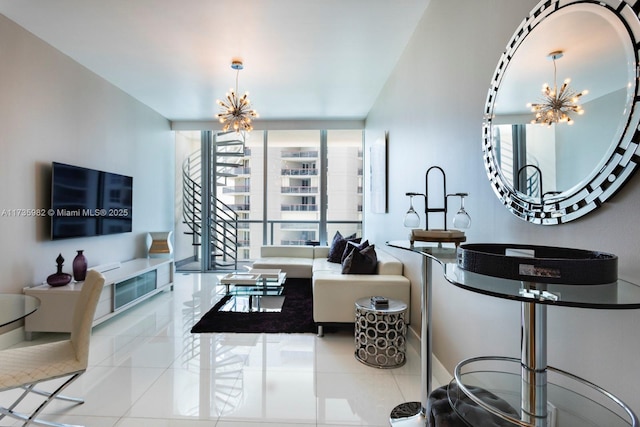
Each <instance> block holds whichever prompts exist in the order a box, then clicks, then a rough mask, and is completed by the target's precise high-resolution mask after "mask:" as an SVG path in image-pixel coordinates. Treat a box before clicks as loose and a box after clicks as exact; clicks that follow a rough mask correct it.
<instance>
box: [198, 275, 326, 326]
mask: <svg viewBox="0 0 640 427" xmlns="http://www.w3.org/2000/svg"><path fill="white" fill-rule="evenodd" d="M282 295H284V296H285V299H284V304H283V305H282V311H280V312H279V313H275V312H264V313H262V312H253V313H234V312H225V311H219V309H220V307H222V306H224V304H225V303H226V302H227V301H228V300H229V298H231V297H230V296H226V297H224V298H223V299H222V300H220V301H219V302H218V303H217V304H216V305H215V306H213V308H212V309H211V310H209V312H208V313H206V314H205V315H204V316H202V319H200V320H199V321H198V323H196V324H195V325H194V326H193V328H191V332H192V333H202V332H239V333H260V332H267V333H280V332H285V333H300V332H315V331H316V326H315V323H313V293H312V291H311V279H287V281H286V282H285V284H284V290H283V293H282Z"/></svg>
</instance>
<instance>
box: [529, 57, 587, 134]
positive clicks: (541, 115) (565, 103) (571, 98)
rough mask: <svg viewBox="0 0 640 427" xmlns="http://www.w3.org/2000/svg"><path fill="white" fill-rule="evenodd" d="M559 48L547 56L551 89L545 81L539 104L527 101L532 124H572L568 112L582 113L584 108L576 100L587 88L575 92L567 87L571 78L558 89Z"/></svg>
mask: <svg viewBox="0 0 640 427" xmlns="http://www.w3.org/2000/svg"><path fill="white" fill-rule="evenodd" d="M562 55H563V52H562V51H561V50H558V51H555V52H551V53H550V54H549V55H548V58H549V59H551V60H553V89H551V87H550V86H549V85H548V84H547V83H545V84H543V85H542V95H543V99H542V102H540V103H539V104H533V103H529V104H527V107H529V108H531V112H533V113H535V114H536V115H535V118H534V119H533V120H531V123H532V124H536V123H538V124H546V125H547V126H551V125H552V124H553V123H567V124H569V125H572V124H573V120H572V119H571V116H570V115H569V114H570V113H573V114H578V115H580V114H583V113H584V110H583V109H582V107H581V106H580V105H578V100H579V99H580V97H581V96H582V95H586V94H587V93H589V91H587V90H583V91H582V92H576V91H575V90H573V89H571V88H570V87H569V83H570V82H571V79H566V80H565V81H564V83H563V84H562V86H560V89H559V90H558V84H557V77H556V73H557V70H556V59H560V58H562Z"/></svg>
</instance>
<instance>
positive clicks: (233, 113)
mask: <svg viewBox="0 0 640 427" xmlns="http://www.w3.org/2000/svg"><path fill="white" fill-rule="evenodd" d="M231 68H232V69H234V70H236V89H235V90H233V89H230V90H229V91H230V92H229V93H227V94H226V95H225V96H226V99H224V100H219V99H218V100H217V101H216V102H217V103H218V105H219V106H220V112H219V113H218V114H217V116H216V117H218V120H219V121H220V123H223V124H224V126H223V127H222V131H223V132H226V131H228V130H229V129H232V128H233V130H234V131H236V132H240V131H247V132H250V131H251V130H253V125H252V124H251V121H252V120H253V119H255V118H257V117H258V112H257V111H256V110H254V109H252V108H251V101H249V98H247V97H248V96H249V92H245V93H244V95H242V96H239V95H238V75H239V74H240V70H242V69H243V68H244V65H243V64H242V60H240V59H233V60H232V61H231Z"/></svg>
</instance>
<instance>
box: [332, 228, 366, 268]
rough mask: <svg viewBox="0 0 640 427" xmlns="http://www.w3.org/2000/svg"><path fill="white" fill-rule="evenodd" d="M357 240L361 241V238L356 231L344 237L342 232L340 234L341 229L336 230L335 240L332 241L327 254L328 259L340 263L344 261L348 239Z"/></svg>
mask: <svg viewBox="0 0 640 427" xmlns="http://www.w3.org/2000/svg"><path fill="white" fill-rule="evenodd" d="M356 240H357V241H358V243H360V239H356V234H355V233H353V234H352V235H350V236H347V237H342V234H340V232H339V231H336V234H335V235H334V236H333V241H332V242H331V247H329V256H327V261H329V262H335V263H338V264H340V263H341V262H342V254H343V253H344V248H345V246H347V241H354V242H355V241H356Z"/></svg>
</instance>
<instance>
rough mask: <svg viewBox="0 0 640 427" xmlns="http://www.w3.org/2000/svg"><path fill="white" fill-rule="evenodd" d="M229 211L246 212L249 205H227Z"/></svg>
mask: <svg viewBox="0 0 640 427" xmlns="http://www.w3.org/2000/svg"><path fill="white" fill-rule="evenodd" d="M228 206H229V207H230V208H231V209H233V210H234V211H248V210H249V204H248V203H241V204H235V205H232V204H229V205H228Z"/></svg>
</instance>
